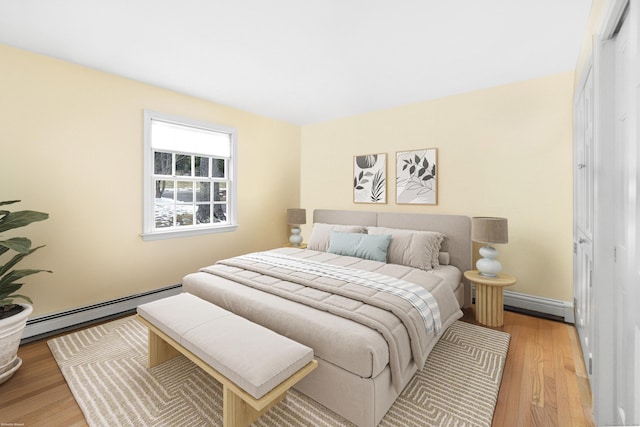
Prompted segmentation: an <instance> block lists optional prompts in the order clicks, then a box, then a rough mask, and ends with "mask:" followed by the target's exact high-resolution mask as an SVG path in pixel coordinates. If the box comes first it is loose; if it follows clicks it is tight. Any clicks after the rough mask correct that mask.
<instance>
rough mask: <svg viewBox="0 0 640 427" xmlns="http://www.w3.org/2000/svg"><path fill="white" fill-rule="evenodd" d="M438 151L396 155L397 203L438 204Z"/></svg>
mask: <svg viewBox="0 0 640 427" xmlns="http://www.w3.org/2000/svg"><path fill="white" fill-rule="evenodd" d="M437 163H438V149H437V148H427V149H424V150H411V151H399V152H397V153H396V203H398V204H423V205H437V204H438V175H437V173H438V168H437Z"/></svg>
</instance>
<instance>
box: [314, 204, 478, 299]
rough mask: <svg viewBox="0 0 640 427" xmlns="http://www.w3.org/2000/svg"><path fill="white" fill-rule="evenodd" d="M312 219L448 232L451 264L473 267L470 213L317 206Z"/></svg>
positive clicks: (446, 244) (445, 249)
mask: <svg viewBox="0 0 640 427" xmlns="http://www.w3.org/2000/svg"><path fill="white" fill-rule="evenodd" d="M313 222H314V223H315V222H321V223H326V224H344V225H364V226H377V227H388V228H401V229H405V230H423V231H439V232H440V233H443V234H445V235H446V238H445V239H444V241H443V243H442V248H441V250H442V251H443V252H448V253H449V257H450V264H451V265H455V266H456V267H458V269H460V271H462V272H463V273H464V272H465V271H467V270H471V269H472V244H471V218H469V217H468V216H464V215H440V214H422V213H404V212H368V211H348V210H333V209H316V210H314V211H313ZM463 281H464V282H465V285H466V286H465V306H467V305H469V304H470V303H471V286H470V284H469V283H468V282H467V281H466V279H464V278H463Z"/></svg>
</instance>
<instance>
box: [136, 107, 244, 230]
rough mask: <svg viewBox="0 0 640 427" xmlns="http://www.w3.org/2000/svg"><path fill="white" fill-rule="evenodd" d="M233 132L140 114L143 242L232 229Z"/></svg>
mask: <svg viewBox="0 0 640 427" xmlns="http://www.w3.org/2000/svg"><path fill="white" fill-rule="evenodd" d="M235 174H236V130H235V129H233V128H228V127H224V126H219V125H215V124H212V123H206V122H200V121H196V120H189V119H183V118H179V117H172V116H169V115H167V114H162V113H157V112H153V111H145V113H144V232H143V234H142V237H143V239H144V240H154V239H165V238H170V237H182V236H189V235H195V234H205V233H215V232H222V231H233V230H235V229H236V228H237V223H236V218H237V211H236V179H235Z"/></svg>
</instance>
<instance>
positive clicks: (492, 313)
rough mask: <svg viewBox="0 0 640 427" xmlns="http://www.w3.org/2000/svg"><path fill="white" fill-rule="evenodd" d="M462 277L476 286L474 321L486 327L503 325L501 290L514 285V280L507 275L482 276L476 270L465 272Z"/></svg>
mask: <svg viewBox="0 0 640 427" xmlns="http://www.w3.org/2000/svg"><path fill="white" fill-rule="evenodd" d="M464 277H466V278H467V279H468V280H469V281H471V282H473V283H474V284H475V286H476V321H478V322H479V323H482V324H483V325H486V326H502V325H504V296H503V293H502V288H504V287H505V286H511V285H515V284H516V282H517V280H516V278H515V277H513V276H510V275H508V274H498V277H487V276H482V275H481V274H480V273H479V272H478V270H469V271H465V272H464Z"/></svg>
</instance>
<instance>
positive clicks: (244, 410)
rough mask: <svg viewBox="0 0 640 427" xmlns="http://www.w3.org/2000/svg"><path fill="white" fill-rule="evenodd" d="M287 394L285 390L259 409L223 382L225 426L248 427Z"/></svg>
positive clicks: (223, 418) (223, 421)
mask: <svg viewBox="0 0 640 427" xmlns="http://www.w3.org/2000/svg"><path fill="white" fill-rule="evenodd" d="M286 395H287V392H286V391H285V392H284V393H282V394H281V395H280V396H278V397H277V398H276V399H275V400H274V401H273V402H271V403H270V404H269V405H268V406H266V407H265V408H264V409H262V410H261V411H258V410H257V409H255V408H254V407H253V406H251V405H250V404H248V403H247V402H246V401H245V400H243V399H242V398H241V397H240V396H238V395H237V394H235V393H234V392H233V390H231V389H230V388H229V387H227V386H226V385H224V384H223V387H222V399H223V401H222V425H223V427H247V426H248V425H249V424H251V423H252V422H254V421H255V420H257V419H258V418H260V417H261V416H262V415H263V414H264V413H265V412H267V411H268V410H269V409H271V407H273V406H274V405H276V404H277V403H279V402H281V401H282V400H283V399H284V398H285V396H286Z"/></svg>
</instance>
